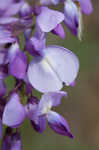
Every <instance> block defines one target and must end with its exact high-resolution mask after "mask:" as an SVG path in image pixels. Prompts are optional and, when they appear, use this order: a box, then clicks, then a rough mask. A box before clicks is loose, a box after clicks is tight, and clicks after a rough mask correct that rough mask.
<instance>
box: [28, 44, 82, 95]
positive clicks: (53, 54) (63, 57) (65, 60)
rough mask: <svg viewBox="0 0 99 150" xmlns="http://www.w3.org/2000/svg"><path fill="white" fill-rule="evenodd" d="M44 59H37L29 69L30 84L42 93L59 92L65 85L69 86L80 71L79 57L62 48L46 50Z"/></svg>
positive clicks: (56, 47)
mask: <svg viewBox="0 0 99 150" xmlns="http://www.w3.org/2000/svg"><path fill="white" fill-rule="evenodd" d="M43 51H44V56H43V57H35V58H34V59H33V60H32V62H31V63H30V65H29V68H28V74H27V75H28V80H29V82H30V84H31V85H32V86H33V87H34V88H36V89H37V90H39V91H40V92H43V93H44V92H50V91H58V90H60V89H61V88H62V87H63V83H65V84H66V85H67V86H69V85H70V84H71V83H72V82H73V81H74V80H75V79H76V76H77V74H78V70H79V61H78V59H77V57H76V56H75V55H74V54H73V53H72V52H71V51H69V50H67V49H65V48H63V47H60V46H49V47H47V48H45V49H44V50H43Z"/></svg>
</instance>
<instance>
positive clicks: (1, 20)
mask: <svg viewBox="0 0 99 150" xmlns="http://www.w3.org/2000/svg"><path fill="white" fill-rule="evenodd" d="M18 22H19V19H18V18H15V17H3V18H0V25H6V24H10V25H11V26H14V25H15V24H16V23H18Z"/></svg>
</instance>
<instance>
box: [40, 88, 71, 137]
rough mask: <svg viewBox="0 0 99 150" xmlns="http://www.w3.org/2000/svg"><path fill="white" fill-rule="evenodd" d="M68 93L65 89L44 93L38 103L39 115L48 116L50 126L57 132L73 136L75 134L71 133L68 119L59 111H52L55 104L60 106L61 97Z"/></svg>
mask: <svg viewBox="0 0 99 150" xmlns="http://www.w3.org/2000/svg"><path fill="white" fill-rule="evenodd" d="M66 95H67V93H66V92H63V91H60V92H49V93H45V94H44V95H42V97H41V100H40V102H39V104H38V114H39V116H44V115H45V116H46V119H47V120H48V124H49V126H50V127H51V128H52V129H53V130H54V131H55V132H56V133H58V134H61V135H65V136H68V137H70V138H73V135H72V134H71V133H70V129H69V126H68V123H67V121H66V120H65V119H64V118H63V117H62V116H61V115H59V114H58V113H56V112H54V111H51V108H52V107H53V106H58V105H59V104H60V101H61V98H62V97H63V96H66Z"/></svg>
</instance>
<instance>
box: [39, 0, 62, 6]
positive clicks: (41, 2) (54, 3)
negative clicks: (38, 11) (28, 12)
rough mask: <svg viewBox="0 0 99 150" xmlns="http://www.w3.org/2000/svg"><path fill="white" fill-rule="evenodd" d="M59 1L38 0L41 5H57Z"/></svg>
mask: <svg viewBox="0 0 99 150" xmlns="http://www.w3.org/2000/svg"><path fill="white" fill-rule="evenodd" d="M59 2H60V0H40V4H41V5H52V4H53V5H57V4H59Z"/></svg>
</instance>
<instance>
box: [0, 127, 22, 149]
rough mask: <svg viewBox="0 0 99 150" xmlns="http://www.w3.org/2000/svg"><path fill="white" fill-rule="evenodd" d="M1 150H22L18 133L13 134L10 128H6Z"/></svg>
mask: <svg viewBox="0 0 99 150" xmlns="http://www.w3.org/2000/svg"><path fill="white" fill-rule="evenodd" d="M1 150H22V144H21V136H20V133H19V132H15V133H13V132H12V129H11V128H7V129H6V132H5V135H4V137H3V142H2V148H1Z"/></svg>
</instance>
